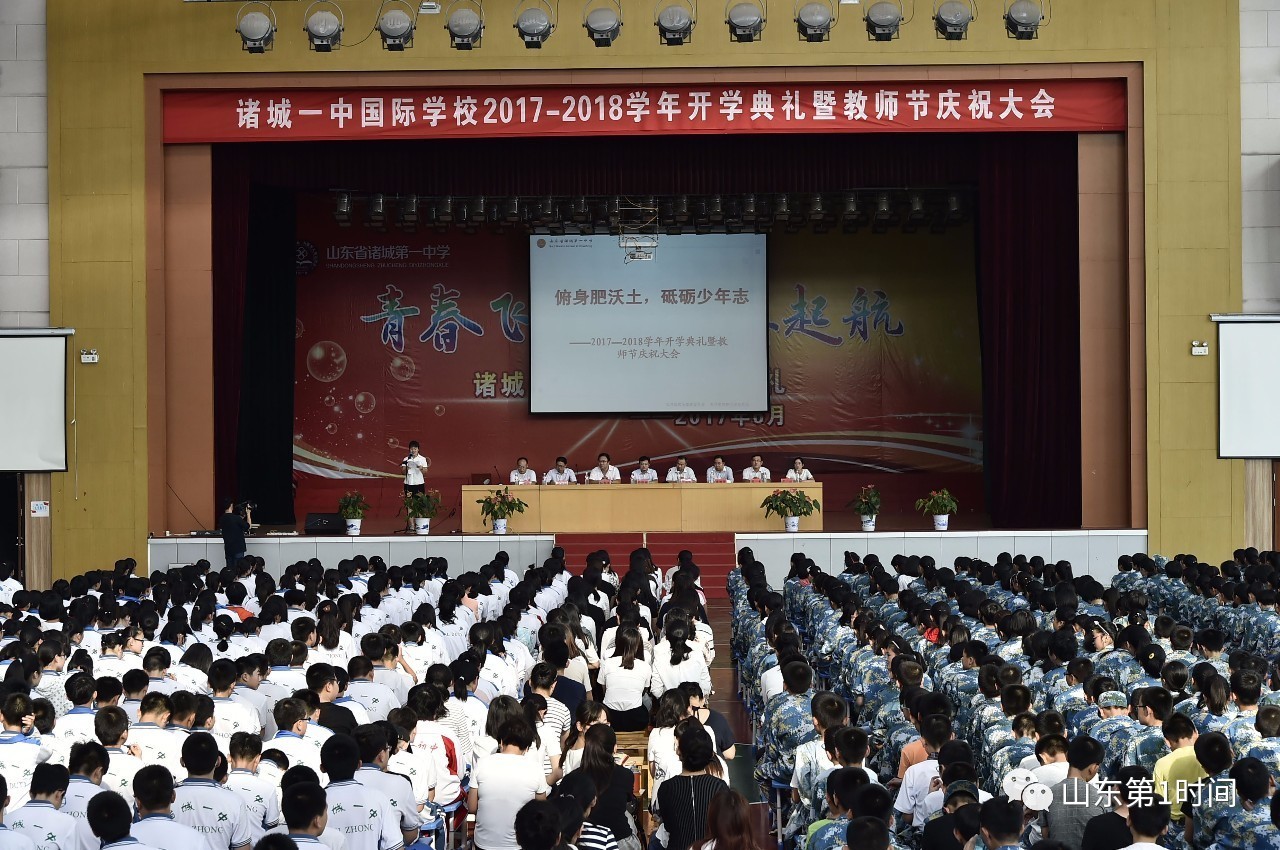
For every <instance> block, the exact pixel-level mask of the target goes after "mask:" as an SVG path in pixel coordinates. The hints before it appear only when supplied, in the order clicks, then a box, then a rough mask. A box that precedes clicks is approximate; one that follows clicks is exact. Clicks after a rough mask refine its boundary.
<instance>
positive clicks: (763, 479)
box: [742, 455, 772, 484]
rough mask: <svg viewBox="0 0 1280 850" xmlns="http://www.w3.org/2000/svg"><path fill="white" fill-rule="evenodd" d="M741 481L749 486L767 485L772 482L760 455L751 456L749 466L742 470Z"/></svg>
mask: <svg viewBox="0 0 1280 850" xmlns="http://www.w3.org/2000/svg"><path fill="white" fill-rule="evenodd" d="M742 480H743V481H744V482H746V483H749V484H768V483H769V482H770V481H771V480H772V479H771V478H770V477H769V467H767V466H765V465H764V459H763V458H761V457H760V455H752V456H751V465H750V466H748V467H747V468H746V469H744V470H742Z"/></svg>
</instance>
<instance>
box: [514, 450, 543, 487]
mask: <svg viewBox="0 0 1280 850" xmlns="http://www.w3.org/2000/svg"><path fill="white" fill-rule="evenodd" d="M511 483H512V484H537V483H538V473H536V472H534V471H533V470H532V469H530V468H529V459H528V458H527V457H522V458H520V459H519V460H517V461H516V468H515V469H513V470H511Z"/></svg>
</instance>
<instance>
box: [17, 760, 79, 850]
mask: <svg viewBox="0 0 1280 850" xmlns="http://www.w3.org/2000/svg"><path fill="white" fill-rule="evenodd" d="M70 781H71V774H70V773H69V772H68V771H67V769H66V768H65V767H63V766H62V765H60V764H51V763H49V762H45V763H44V764H38V765H36V769H35V770H34V771H33V772H32V774H31V800H30V801H29V802H28V803H27V804H26V805H25V806H23V807H22V808H20V809H17V810H16V811H14V812H13V813H12V814H10V815H9V828H10V829H11V830H13V831H14V832H17V833H20V834H22V835H25V836H26V837H27V838H30V839H31V840H32V842H34V843H35V844H36V845H37V846H38V847H57V848H61V847H64V846H66V845H64V844H62V843H61V840H70V839H72V838H73V837H74V836H75V831H76V820H75V818H73V817H71V815H69V814H67V813H66V812H62V811H59V809H61V808H62V799H63V798H64V797H66V796H67V783H68V782H70ZM50 836H55V840H54V841H52V842H51V841H50V840H49V838H50Z"/></svg>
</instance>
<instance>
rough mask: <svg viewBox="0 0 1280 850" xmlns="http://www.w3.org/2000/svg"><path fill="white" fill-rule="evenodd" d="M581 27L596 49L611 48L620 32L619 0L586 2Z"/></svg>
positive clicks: (591, 0) (588, 0)
mask: <svg viewBox="0 0 1280 850" xmlns="http://www.w3.org/2000/svg"><path fill="white" fill-rule="evenodd" d="M582 26H583V29H585V30H586V31H587V35H589V36H590V37H591V40H592V41H593V42H595V45H596V47H609V46H611V45H612V44H613V41H614V39H616V38H617V37H618V33H619V32H620V31H621V30H622V4H621V3H620V2H619V0H587V5H586V6H584V7H583V9H582Z"/></svg>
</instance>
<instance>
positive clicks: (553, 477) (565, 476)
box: [542, 466, 578, 484]
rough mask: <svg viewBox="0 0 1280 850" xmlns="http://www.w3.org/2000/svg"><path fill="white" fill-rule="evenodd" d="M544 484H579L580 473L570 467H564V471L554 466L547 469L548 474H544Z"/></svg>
mask: <svg viewBox="0 0 1280 850" xmlns="http://www.w3.org/2000/svg"><path fill="white" fill-rule="evenodd" d="M542 483H543V484H577V483H578V474H577V473H576V472H574V471H573V470H572V469H570V468H569V467H567V466H566V467H565V468H564V472H561V471H560V470H558V469H556V468H555V467H554V466H553V467H551V469H549V470H547V474H546V475H544V476H542Z"/></svg>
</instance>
